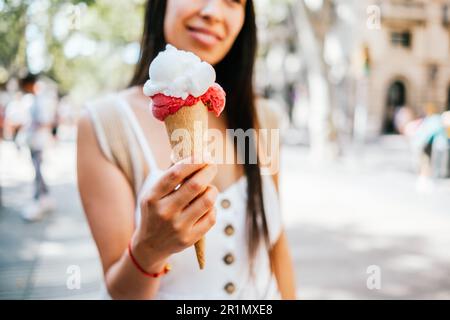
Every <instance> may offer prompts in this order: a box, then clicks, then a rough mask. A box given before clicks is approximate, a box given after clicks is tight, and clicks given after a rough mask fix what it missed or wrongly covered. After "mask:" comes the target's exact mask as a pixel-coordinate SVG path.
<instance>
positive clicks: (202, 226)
mask: <svg viewBox="0 0 450 320" xmlns="http://www.w3.org/2000/svg"><path fill="white" fill-rule="evenodd" d="M215 223H216V209H215V208H213V209H211V210H209V211H207V212H206V213H205V214H204V215H203V216H202V217H201V218H200V219H199V220H198V221H197V223H195V224H194V226H193V227H192V233H193V236H194V239H197V240H199V239H200V238H201V237H202V236H204V235H205V234H206V232H208V231H209V229H211V228H212V227H213V226H214V224H215Z"/></svg>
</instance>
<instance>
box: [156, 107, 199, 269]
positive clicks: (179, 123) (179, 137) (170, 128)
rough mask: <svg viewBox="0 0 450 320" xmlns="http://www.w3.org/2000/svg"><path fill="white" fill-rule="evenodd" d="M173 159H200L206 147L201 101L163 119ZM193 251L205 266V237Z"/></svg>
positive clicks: (197, 243)
mask: <svg viewBox="0 0 450 320" xmlns="http://www.w3.org/2000/svg"><path fill="white" fill-rule="evenodd" d="M164 123H165V125H166V129H167V133H168V135H169V140H170V144H171V146H172V149H173V152H174V157H175V159H174V160H175V161H178V160H181V159H184V158H187V157H190V156H194V158H196V159H201V156H202V155H203V150H204V149H206V142H207V140H206V139H205V138H206V134H207V130H208V109H207V107H206V106H205V105H204V104H203V103H202V102H201V101H199V102H197V103H196V104H194V105H193V106H185V107H182V108H181V109H179V110H178V111H177V112H176V113H174V114H172V115H169V116H167V117H166V118H165V119H164ZM195 252H196V254H197V261H198V265H199V267H200V269H203V268H204V266H205V239H204V238H203V237H202V238H201V239H200V240H199V241H197V242H196V243H195Z"/></svg>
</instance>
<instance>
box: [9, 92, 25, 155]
mask: <svg viewBox="0 0 450 320" xmlns="http://www.w3.org/2000/svg"><path fill="white" fill-rule="evenodd" d="M28 105H29V103H27V101H26V99H25V97H24V96H23V94H22V92H20V91H17V92H15V93H14V95H13V97H12V100H11V101H10V102H9V103H8V104H7V106H6V111H5V127H6V129H7V131H8V133H9V136H10V138H11V140H12V141H13V142H14V144H15V145H16V148H17V150H20V142H19V134H20V132H21V131H22V129H23V128H24V126H25V125H26V123H27V122H28V111H29V110H28Z"/></svg>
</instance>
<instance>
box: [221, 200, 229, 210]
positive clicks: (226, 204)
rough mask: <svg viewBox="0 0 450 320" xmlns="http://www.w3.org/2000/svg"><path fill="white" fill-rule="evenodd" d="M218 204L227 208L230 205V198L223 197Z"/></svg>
mask: <svg viewBox="0 0 450 320" xmlns="http://www.w3.org/2000/svg"><path fill="white" fill-rule="evenodd" d="M220 205H221V206H222V208H224V209H228V208H229V207H230V205H231V202H230V200H228V199H223V200H222V201H221V202H220Z"/></svg>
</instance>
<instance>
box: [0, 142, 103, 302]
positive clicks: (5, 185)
mask: <svg viewBox="0 0 450 320" xmlns="http://www.w3.org/2000/svg"><path fill="white" fill-rule="evenodd" d="M74 148H75V146H74V144H73V143H64V142H63V143H60V144H59V145H58V146H56V147H54V148H53V149H52V150H51V152H47V153H46V155H45V156H46V158H45V165H44V168H43V171H44V175H45V177H46V178H47V181H48V183H49V185H50V190H51V194H52V196H53V197H54V198H55V199H56V201H57V210H56V211H55V212H54V213H52V214H50V215H49V216H47V218H46V219H45V220H43V221H42V222H38V223H32V224H30V223H25V222H24V221H23V220H22V219H21V217H20V209H21V208H22V206H23V205H25V204H26V203H27V201H29V199H31V197H32V185H31V181H30V177H32V168H31V164H30V162H29V161H30V160H29V156H28V153H27V150H23V151H21V152H17V150H16V149H15V147H14V146H13V145H12V144H11V143H9V142H3V143H1V144H0V155H1V171H0V174H1V175H0V177H1V183H2V189H3V190H2V198H3V207H2V208H1V209H0V299H91V298H96V297H97V296H98V291H99V288H100V279H101V267H100V265H99V261H98V257H97V251H96V248H95V246H94V243H93V241H92V239H91V236H90V233H89V229H88V226H87V224H86V221H85V218H84V215H83V212H82V209H81V205H80V200H79V197H78V193H77V190H76V188H75V159H74V154H75V149H74ZM72 265H75V266H79V268H80V269H79V270H80V273H81V274H80V275H81V287H80V289H72V290H70V289H68V286H67V285H66V283H67V281H68V280H69V279H70V276H71V274H69V273H67V271H70V269H69V270H68V268H69V267H70V266H72Z"/></svg>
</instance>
